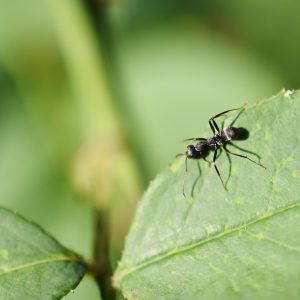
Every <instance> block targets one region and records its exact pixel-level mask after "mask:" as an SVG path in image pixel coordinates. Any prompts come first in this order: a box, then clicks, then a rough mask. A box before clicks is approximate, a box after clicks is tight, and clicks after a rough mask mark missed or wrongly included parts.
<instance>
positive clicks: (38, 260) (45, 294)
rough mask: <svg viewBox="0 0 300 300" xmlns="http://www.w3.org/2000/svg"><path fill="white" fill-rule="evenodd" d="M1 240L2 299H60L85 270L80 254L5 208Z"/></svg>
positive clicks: (0, 216) (1, 210)
mask: <svg viewBox="0 0 300 300" xmlns="http://www.w3.org/2000/svg"><path fill="white" fill-rule="evenodd" d="M0 237H1V238H0V299H30V300H32V299H60V298H61V297H63V296H64V295H66V294H67V293H69V292H70V291H71V290H72V289H74V288H75V287H76V286H77V285H78V283H79V282H80V280H81V279H82V277H83V275H84V273H85V271H86V266H85V264H84V262H83V260H82V259H81V258H80V257H79V256H78V255H76V254H75V253H73V252H72V251H70V250H67V249H66V248H64V247H63V246H62V245H60V244H59V243H58V242H57V241H56V240H54V239H53V238H52V237H50V236H49V235H48V234H47V233H45V232H44V231H43V230H42V229H41V228H39V227H38V226H37V225H35V224H33V223H31V222H29V221H27V220H25V219H23V218H22V217H20V216H18V215H17V214H14V213H13V212H11V211H9V210H7V209H5V208H0Z"/></svg>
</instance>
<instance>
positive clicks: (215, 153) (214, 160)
mask: <svg viewBox="0 0 300 300" xmlns="http://www.w3.org/2000/svg"><path fill="white" fill-rule="evenodd" d="M217 154H218V148H217V147H216V146H215V152H214V159H213V164H214V167H215V170H216V172H217V174H218V176H219V178H220V180H221V182H222V185H223V187H224V189H225V191H227V188H226V186H225V184H224V182H223V179H222V177H221V174H220V172H219V169H218V167H217V166H216V158H217Z"/></svg>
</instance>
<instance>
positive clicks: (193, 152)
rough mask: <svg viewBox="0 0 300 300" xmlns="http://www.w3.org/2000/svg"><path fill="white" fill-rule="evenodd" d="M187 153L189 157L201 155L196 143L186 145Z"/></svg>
mask: <svg viewBox="0 0 300 300" xmlns="http://www.w3.org/2000/svg"><path fill="white" fill-rule="evenodd" d="M185 155H186V157H187V158H196V157H198V155H199V152H198V151H197V150H196V148H195V146H194V145H188V146H187V147H186V151H185Z"/></svg>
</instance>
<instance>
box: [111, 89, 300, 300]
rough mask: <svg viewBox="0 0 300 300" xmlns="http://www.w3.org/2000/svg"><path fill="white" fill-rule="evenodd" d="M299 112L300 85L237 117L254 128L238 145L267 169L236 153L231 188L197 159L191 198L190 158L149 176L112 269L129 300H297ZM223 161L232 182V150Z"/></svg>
mask: <svg viewBox="0 0 300 300" xmlns="http://www.w3.org/2000/svg"><path fill="white" fill-rule="evenodd" d="M230 108H231V107H229V108H228V109H230ZM216 113H218V112H216ZM236 116H237V114H236V113H235V112H233V113H229V114H228V118H227V119H226V121H225V126H226V124H227V125H228V124H230V122H231V121H232V120H234V119H235V117H236ZM208 117H209V116H208ZM299 120H300V93H299V92H296V93H294V94H293V95H291V94H290V93H288V92H282V93H280V94H279V95H277V96H275V97H272V98H270V99H268V100H264V101H261V102H259V103H257V104H255V105H254V106H251V107H246V109H245V110H244V111H243V112H242V113H241V114H240V115H239V117H238V118H237V120H236V122H235V124H234V125H235V126H236V127H244V128H246V129H247V130H248V131H249V133H250V136H249V138H248V139H247V140H244V141H236V142H234V143H235V145H237V146H239V147H242V148H244V149H246V150H247V151H251V152H254V153H256V154H257V155H259V156H261V158H262V160H261V162H262V163H263V164H264V165H265V166H266V167H267V170H265V169H263V168H261V167H259V166H257V165H255V164H254V163H251V162H249V161H248V160H246V159H242V158H239V157H235V156H231V157H230V158H231V161H232V167H231V176H230V178H229V180H228V185H227V187H228V192H225V191H224V189H223V187H222V185H221V182H220V180H219V178H218V176H217V175H216V172H215V170H214V168H213V166H212V165H211V166H209V164H208V163H206V162H205V161H202V160H201V161H200V162H199V164H198V162H197V161H195V160H194V161H191V160H190V161H189V171H188V174H187V176H186V185H185V190H186V194H187V197H186V198H184V197H183V195H182V184H183V180H184V158H181V159H178V160H177V161H176V162H175V164H173V166H171V167H170V168H169V169H168V170H166V171H165V172H163V173H162V174H160V175H159V176H158V177H157V178H156V179H155V180H154V181H153V182H152V183H151V185H150V187H149V189H148V191H147V192H146V193H145V195H144V197H143V199H142V201H141V203H140V205H139V208H138V211H137V214H136V217H135V220H134V222H133V224H132V227H131V230H130V233H129V235H128V237H127V241H126V247H125V250H124V253H123V257H122V260H121V262H120V264H119V267H118V269H117V270H116V273H115V275H114V283H115V285H116V286H117V287H119V288H120V289H121V290H122V292H123V294H124V295H125V297H126V298H128V299H282V297H283V296H285V297H287V296H288V297H290V299H299V295H300V239H299V235H300V196H299V187H300V147H299V143H300V127H299ZM218 123H219V124H221V119H220V121H219V119H218ZM196 124H197V122H195V126H197V125H196ZM204 136H207V137H208V136H211V133H209V132H207V134H206V135H204ZM169 142H170V141H169ZM183 147H184V146H183ZM228 147H230V149H231V150H232V151H235V152H239V153H241V154H244V155H245V154H246V155H248V156H249V157H251V158H252V159H254V160H255V159H256V160H257V157H256V156H255V155H252V154H250V153H247V152H245V151H239V150H237V149H235V148H234V147H232V146H228ZM211 158H212V157H211V156H209V159H211ZM217 166H218V167H219V169H220V172H221V174H222V177H223V178H224V180H225V181H226V178H227V177H228V173H229V171H230V164H229V161H228V158H227V156H226V155H225V153H224V152H223V153H221V154H220V156H219V157H218V159H217Z"/></svg>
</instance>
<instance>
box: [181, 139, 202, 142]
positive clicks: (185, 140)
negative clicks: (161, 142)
mask: <svg viewBox="0 0 300 300" xmlns="http://www.w3.org/2000/svg"><path fill="white" fill-rule="evenodd" d="M206 140H207V139H205V138H189V139H185V140H183V142H187V141H206Z"/></svg>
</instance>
